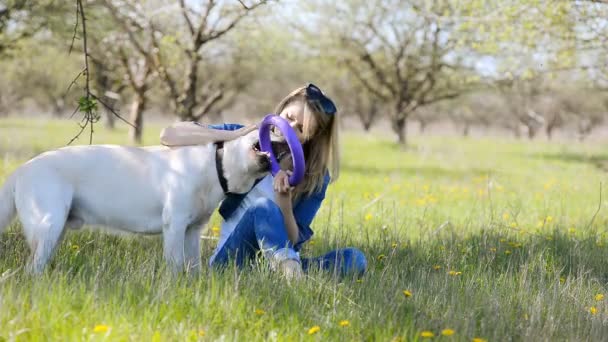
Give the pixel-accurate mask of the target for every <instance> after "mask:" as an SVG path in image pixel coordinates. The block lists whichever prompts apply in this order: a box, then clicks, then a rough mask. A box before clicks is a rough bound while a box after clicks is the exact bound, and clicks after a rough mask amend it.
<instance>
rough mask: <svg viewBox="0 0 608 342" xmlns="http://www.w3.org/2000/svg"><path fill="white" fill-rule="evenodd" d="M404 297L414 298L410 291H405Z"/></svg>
mask: <svg viewBox="0 0 608 342" xmlns="http://www.w3.org/2000/svg"><path fill="white" fill-rule="evenodd" d="M403 295H404V296H405V297H407V298H409V297H411V296H412V293H411V292H410V291H408V290H403Z"/></svg>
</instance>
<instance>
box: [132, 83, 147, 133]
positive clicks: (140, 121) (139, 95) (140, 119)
mask: <svg viewBox="0 0 608 342" xmlns="http://www.w3.org/2000/svg"><path fill="white" fill-rule="evenodd" d="M145 107H146V97H145V92H136V93H135V95H134V96H133V102H132V103H131V114H130V115H129V121H130V122H131V124H133V126H135V127H129V140H130V141H131V143H133V144H141V135H142V132H143V129H144V115H143V114H144V109H145Z"/></svg>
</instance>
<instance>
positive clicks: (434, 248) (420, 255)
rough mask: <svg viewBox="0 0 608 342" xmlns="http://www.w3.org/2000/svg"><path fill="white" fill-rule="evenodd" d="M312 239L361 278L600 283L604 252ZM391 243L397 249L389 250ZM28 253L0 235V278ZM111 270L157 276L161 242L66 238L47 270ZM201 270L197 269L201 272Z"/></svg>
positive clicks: (460, 239)
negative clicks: (551, 278)
mask: <svg viewBox="0 0 608 342" xmlns="http://www.w3.org/2000/svg"><path fill="white" fill-rule="evenodd" d="M326 238H328V239H327V240H324V239H323V238H320V239H319V240H318V241H317V242H318V243H316V244H315V245H314V246H306V247H305V249H304V250H303V251H302V254H303V256H315V255H320V254H322V253H325V252H328V251H330V250H332V249H335V248H340V247H346V246H353V247H356V248H359V249H361V250H362V251H363V252H364V253H365V254H366V256H367V259H368V264H369V270H370V271H373V270H376V271H377V270H380V269H384V268H386V267H387V266H389V265H393V266H397V267H399V268H400V272H405V273H409V272H412V271H415V270H418V269H426V270H434V267H436V266H440V268H438V269H437V270H439V269H441V270H447V269H448V268H450V269H454V270H459V271H463V270H466V269H469V270H475V269H478V270H483V272H489V273H490V274H492V275H500V274H503V273H505V272H512V271H513V270H517V269H519V268H520V267H521V266H522V265H525V264H529V263H531V262H533V261H534V262H536V261H538V259H539V258H542V260H543V261H542V264H543V267H545V269H543V270H542V271H543V272H545V273H546V274H548V273H551V274H553V275H556V274H557V275H559V276H577V275H578V274H579V273H580V272H581V271H584V273H585V274H586V276H589V277H592V278H594V279H596V280H597V281H599V282H601V283H608V248H606V246H605V245H604V243H605V241H603V240H601V239H602V238H600V237H599V236H596V235H595V234H586V235H584V236H579V235H577V236H574V235H572V234H565V233H563V232H561V231H558V230H555V231H553V232H551V233H547V234H546V235H533V236H527V237H524V238H522V237H518V238H513V237H512V236H510V235H506V234H500V233H497V232H495V231H491V232H488V231H484V232H479V233H476V234H471V235H468V236H466V237H464V236H459V235H456V234H450V235H446V236H443V237H437V238H434V239H430V240H426V241H420V242H410V241H405V242H404V241H403V237H399V236H391V235H390V234H383V235H381V236H380V235H379V236H377V237H376V240H373V241H369V242H362V241H358V240H356V237H352V236H351V237H348V238H346V241H344V240H345V239H341V240H342V241H344V242H343V243H341V244H340V246H336V245H332V244H331V243H330V242H328V241H330V240H331V237H326ZM397 241H399V242H397ZM214 247H215V241H206V240H205V241H203V243H202V257H203V263H204V265H206V262H207V260H208V259H209V257H210V256H211V253H212V252H213V248H214ZM29 254H30V253H29V249H28V246H27V244H26V243H25V239H24V237H23V235H22V233H21V232H20V229H18V227H12V229H10V230H9V231H8V232H6V233H4V234H2V235H0V273H2V272H3V271H5V270H6V269H16V268H20V267H22V266H23V265H25V264H26V262H27V260H28V258H29ZM100 263H101V264H104V265H111V270H112V273H114V272H125V273H128V272H129V271H130V269H131V268H132V267H133V265H145V266H146V267H152V268H160V267H162V266H163V265H164V261H163V259H162V240H161V239H160V236H158V237H148V236H116V235H110V234H106V233H103V232H97V231H84V232H70V233H69V234H67V237H66V238H65V239H64V240H63V241H62V243H61V245H60V246H59V248H58V251H57V253H56V255H55V256H54V257H53V259H52V261H51V264H50V265H49V267H48V268H49V269H50V270H52V272H67V273H73V274H77V273H79V274H88V273H98V272H99V270H100V269H99V267H100V265H99V264H100ZM205 267H206V266H203V268H205Z"/></svg>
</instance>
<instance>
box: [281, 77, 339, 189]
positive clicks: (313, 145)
mask: <svg viewBox="0 0 608 342" xmlns="http://www.w3.org/2000/svg"><path fill="white" fill-rule="evenodd" d="M296 101H302V102H303V103H304V122H303V123H302V126H303V127H302V130H303V132H304V137H305V139H306V142H305V143H303V144H302V149H303V150H304V159H305V161H306V171H305V172H304V180H303V181H302V182H301V183H300V184H298V185H297V186H296V188H295V190H294V191H295V197H296V198H299V197H300V196H301V195H310V194H312V193H314V192H316V191H320V190H321V189H322V188H323V182H324V178H325V172H327V171H329V174H330V177H331V182H335V181H336V180H337V179H338V177H339V176H340V148H339V139H338V118H337V115H338V113H337V112H336V113H333V114H327V113H325V112H324V111H323V109H322V107H321V104H320V103H319V101H315V100H311V99H309V98H308V96H307V95H306V86H304V87H300V88H298V89H296V90H294V91H293V92H291V94H289V95H287V96H286V97H285V98H284V99H283V100H281V102H279V104H278V105H277V107H276V109H275V113H276V114H280V113H281V112H282V111H283V109H284V108H285V107H287V106H288V105H289V104H291V103H294V102H296Z"/></svg>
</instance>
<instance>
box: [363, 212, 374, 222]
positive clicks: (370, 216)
mask: <svg viewBox="0 0 608 342" xmlns="http://www.w3.org/2000/svg"><path fill="white" fill-rule="evenodd" d="M372 217H373V216H372V214H369V213H368V214H366V215H365V221H369V220H371V219H372Z"/></svg>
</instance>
